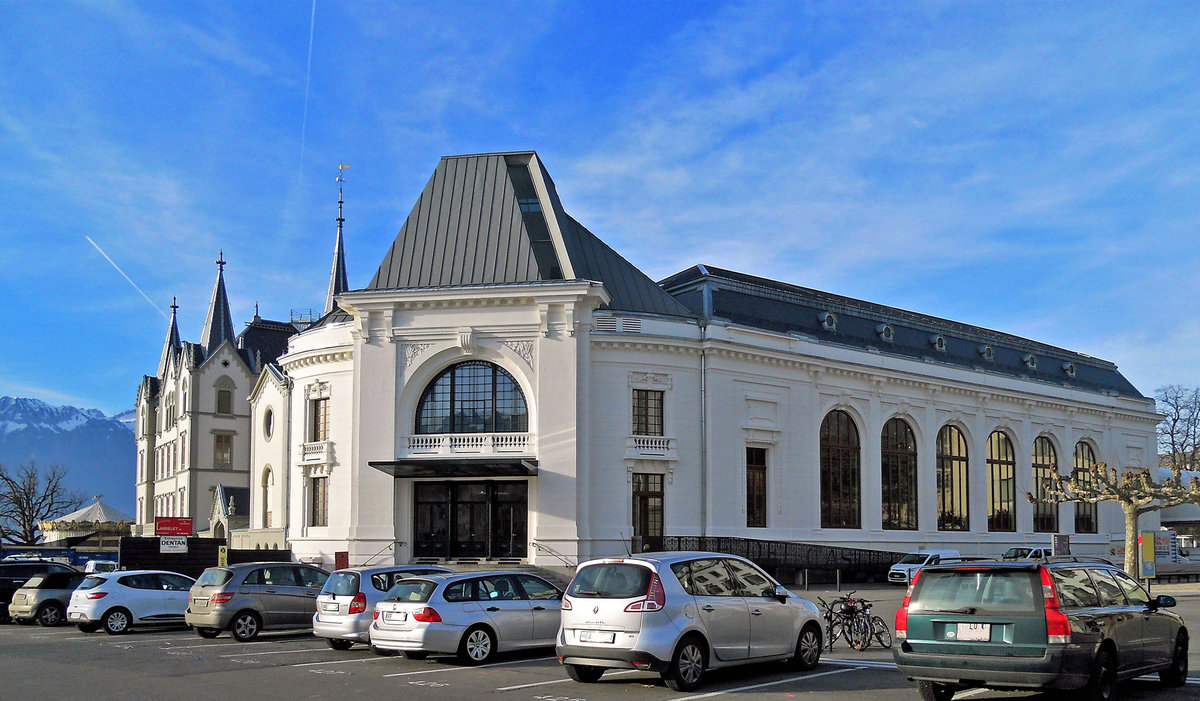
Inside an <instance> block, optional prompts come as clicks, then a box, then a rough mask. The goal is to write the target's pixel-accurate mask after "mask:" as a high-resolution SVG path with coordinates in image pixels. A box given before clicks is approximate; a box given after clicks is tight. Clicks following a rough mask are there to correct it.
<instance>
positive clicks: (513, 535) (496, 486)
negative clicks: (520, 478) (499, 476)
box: [492, 482, 529, 557]
mask: <svg viewBox="0 0 1200 701" xmlns="http://www.w3.org/2000/svg"><path fill="white" fill-rule="evenodd" d="M528 491H529V485H528V483H526V482H493V483H492V557H525V554H526V551H527V550H528V548H527V547H526V537H527V535H528V530H527V527H526V522H527V520H528V517H529V500H528V498H527V494H528Z"/></svg>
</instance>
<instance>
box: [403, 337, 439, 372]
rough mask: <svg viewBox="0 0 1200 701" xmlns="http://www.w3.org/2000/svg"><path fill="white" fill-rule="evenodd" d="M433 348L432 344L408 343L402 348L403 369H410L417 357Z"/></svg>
mask: <svg viewBox="0 0 1200 701" xmlns="http://www.w3.org/2000/svg"><path fill="white" fill-rule="evenodd" d="M432 347H433V344H432V343H409V344H407V345H405V346H404V367H406V368H407V367H412V364H413V362H415V361H416V359H417V356H419V355H421V354H422V353H424V352H425V351H427V350H429V349H430V348H432Z"/></svg>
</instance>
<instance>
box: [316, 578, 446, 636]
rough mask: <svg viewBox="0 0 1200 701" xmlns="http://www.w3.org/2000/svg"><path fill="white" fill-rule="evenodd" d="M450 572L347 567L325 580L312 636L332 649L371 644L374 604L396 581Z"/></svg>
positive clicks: (318, 596) (319, 597)
mask: <svg viewBox="0 0 1200 701" xmlns="http://www.w3.org/2000/svg"><path fill="white" fill-rule="evenodd" d="M453 571H454V570H450V569H446V568H445V567H434V566H430V565H386V566H380V567H348V568H346V569H341V570H337V571H336V572H334V573H333V574H331V575H329V579H327V580H325V586H324V587H323V588H322V589H321V593H320V594H318V595H317V611H316V613H314V614H313V635H315V636H317V637H318V638H325V640H326V642H328V643H329V647H331V648H333V649H334V650H349V649H350V647H351V646H352V645H354V643H370V642H371V619H372V616H373V615H374V613H375V604H377V603H379V600H380V599H383V598H385V597H386V596H387V592H388V590H389V589H391V588H392V585H394V584H395V583H396V582H399V581H400V580H402V579H408V578H409V577H416V576H419V575H424V574H445V573H449V572H453Z"/></svg>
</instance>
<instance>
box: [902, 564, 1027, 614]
mask: <svg viewBox="0 0 1200 701" xmlns="http://www.w3.org/2000/svg"><path fill="white" fill-rule="evenodd" d="M1041 604H1042V597H1041V593H1040V592H1036V593H1035V589H1034V581H1033V573H1031V572H1029V571H1025V570H987V569H969V568H964V569H958V570H930V569H924V570H921V577H920V579H918V580H917V588H916V589H915V590H914V591H913V596H912V603H911V605H910V606H909V609H908V610H909V612H910V613H921V612H930V613H938V612H940V613H962V614H974V613H976V612H979V611H989V612H997V611H1002V612H1017V611H1022V612H1034V611H1038V612H1040V611H1041Z"/></svg>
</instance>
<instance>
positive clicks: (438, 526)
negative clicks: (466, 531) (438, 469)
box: [413, 482, 450, 558]
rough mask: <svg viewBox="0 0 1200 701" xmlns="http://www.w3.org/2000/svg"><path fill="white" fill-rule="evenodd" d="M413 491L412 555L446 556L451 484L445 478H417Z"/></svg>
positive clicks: (447, 553)
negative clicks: (435, 479)
mask: <svg viewBox="0 0 1200 701" xmlns="http://www.w3.org/2000/svg"><path fill="white" fill-rule="evenodd" d="M413 494H414V496H413V501H414V504H413V506H414V508H413V511H414V513H415V515H416V523H415V524H414V528H413V555H415V556H417V557H438V558H441V557H446V556H447V555H449V553H450V550H449V545H450V486H449V485H448V484H446V483H444V482H418V483H417V484H416V485H414V490H413Z"/></svg>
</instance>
